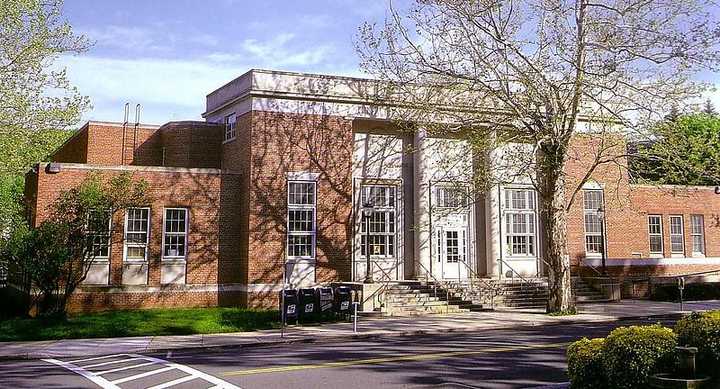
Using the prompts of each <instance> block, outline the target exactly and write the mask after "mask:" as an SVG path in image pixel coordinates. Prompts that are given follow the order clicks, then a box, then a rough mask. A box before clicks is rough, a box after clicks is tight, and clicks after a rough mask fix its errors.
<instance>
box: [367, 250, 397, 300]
mask: <svg viewBox="0 0 720 389" xmlns="http://www.w3.org/2000/svg"><path fill="white" fill-rule="evenodd" d="M370 263H371V264H374V265H375V266H371V269H369V270H368V271H372V268H377V269H380V271H381V272H382V273H383V275H385V282H383V283H382V286H381V287H380V288H378V289H377V290H376V291H374V292H373V293H372V294H370V296H368V297H365V298H363V301H362V305H363V306H365V303H366V302H368V301H370V300H372V299H373V298H375V296H377V297H378V300H379V299H380V298H381V297H380V296H383V297H382V299H383V300H382V303H383V304H385V306H386V307H387V306H388V305H389V304H390V303H389V301H387V300H386V299H385V297H384V296H385V292H386V291H387V290H388V289H389V288H390V284H391V283H392V282H393V279H392V276H390V274H389V273H388V272H386V271H385V269H383V268H382V266H380V265H378V261H370Z"/></svg>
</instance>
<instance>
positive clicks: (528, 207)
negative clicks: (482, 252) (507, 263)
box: [505, 189, 535, 257]
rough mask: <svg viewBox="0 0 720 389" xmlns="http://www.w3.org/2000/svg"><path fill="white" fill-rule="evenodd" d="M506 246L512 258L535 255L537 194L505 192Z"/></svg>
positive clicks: (528, 191) (521, 190) (508, 190)
mask: <svg viewBox="0 0 720 389" xmlns="http://www.w3.org/2000/svg"><path fill="white" fill-rule="evenodd" d="M505 239H506V240H505V244H506V245H507V250H508V251H509V253H510V255H512V256H528V257H529V256H534V255H535V192H534V191H533V190H529V189H506V190H505Z"/></svg>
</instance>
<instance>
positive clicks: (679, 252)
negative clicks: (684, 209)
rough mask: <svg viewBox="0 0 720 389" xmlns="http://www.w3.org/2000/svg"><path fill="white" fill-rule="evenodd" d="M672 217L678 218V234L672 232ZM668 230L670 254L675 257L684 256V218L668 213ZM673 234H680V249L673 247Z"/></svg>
mask: <svg viewBox="0 0 720 389" xmlns="http://www.w3.org/2000/svg"><path fill="white" fill-rule="evenodd" d="M673 219H680V233H679V234H673V232H672V229H673ZM668 232H669V237H670V255H671V256H672V257H675V258H682V257H684V256H685V218H684V217H683V215H668ZM673 236H676V237H677V236H680V246H681V247H682V249H681V250H680V251H675V250H674V249H673V243H672V238H673Z"/></svg>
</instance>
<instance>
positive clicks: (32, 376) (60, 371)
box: [0, 321, 672, 389]
mask: <svg viewBox="0 0 720 389" xmlns="http://www.w3.org/2000/svg"><path fill="white" fill-rule="evenodd" d="M637 323H639V322H638V321H633V322H629V321H624V322H611V323H592V324H587V323H586V324H565V325H547V326H538V327H532V328H520V329H512V330H510V329H506V330H491V331H486V332H482V333H480V332H472V333H467V332H463V333H460V332H458V333H448V334H440V335H426V336H416V337H412V338H409V337H403V338H400V337H396V338H382V339H368V340H357V341H348V342H336V343H325V344H312V343H309V344H295V345H283V346H277V347H268V348H254V349H253V348H251V349H235V350H224V351H207V350H205V351H197V350H195V351H193V350H185V351H176V352H173V353H170V354H168V353H163V354H143V355H138V354H120V355H113V356H102V357H89V358H61V359H55V360H36V361H22V362H5V363H0V377H1V378H0V387H7V388H41V387H48V388H93V387H95V388H97V387H104V388H123V389H125V388H148V387H155V388H158V389H159V388H163V387H173V388H209V387H229V388H233V387H237V388H243V389H253V388H260V389H271V388H328V389H329V388H342V389H351V388H401V387H410V388H413V387H418V388H419V387H441V388H443V387H444V388H526V387H534V386H540V385H547V384H552V383H560V382H564V381H567V377H566V375H565V369H566V364H565V347H566V344H567V343H568V342H571V341H573V340H576V339H579V338H581V337H583V336H588V337H596V336H604V335H606V334H607V333H608V332H609V331H610V330H611V329H612V328H614V327H617V326H620V325H629V324H637ZM665 324H672V323H669V322H665Z"/></svg>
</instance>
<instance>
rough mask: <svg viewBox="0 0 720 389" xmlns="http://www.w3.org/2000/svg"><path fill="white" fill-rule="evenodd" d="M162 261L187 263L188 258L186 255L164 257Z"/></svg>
mask: <svg viewBox="0 0 720 389" xmlns="http://www.w3.org/2000/svg"><path fill="white" fill-rule="evenodd" d="M161 261H162V263H185V262H187V259H186V258H185V257H163V258H162V259H161Z"/></svg>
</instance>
